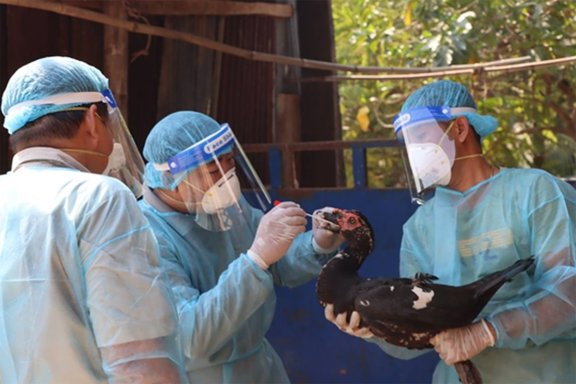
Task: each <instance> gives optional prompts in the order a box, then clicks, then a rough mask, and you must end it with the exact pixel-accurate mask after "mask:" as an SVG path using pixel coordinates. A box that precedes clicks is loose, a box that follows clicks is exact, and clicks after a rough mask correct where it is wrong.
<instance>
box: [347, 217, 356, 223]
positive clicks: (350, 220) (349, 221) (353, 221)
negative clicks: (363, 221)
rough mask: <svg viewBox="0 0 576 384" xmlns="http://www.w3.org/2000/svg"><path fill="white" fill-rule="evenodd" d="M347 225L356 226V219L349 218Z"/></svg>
mask: <svg viewBox="0 0 576 384" xmlns="http://www.w3.org/2000/svg"><path fill="white" fill-rule="evenodd" d="M348 224H351V225H354V224H356V219H355V218H353V217H351V218H349V219H348Z"/></svg>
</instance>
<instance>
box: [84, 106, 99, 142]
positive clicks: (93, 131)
mask: <svg viewBox="0 0 576 384" xmlns="http://www.w3.org/2000/svg"><path fill="white" fill-rule="evenodd" d="M81 129H82V131H83V134H84V140H86V144H88V145H89V146H90V147H96V146H97V145H98V140H100V129H99V126H98V116H97V115H96V105H94V104H92V105H91V106H90V107H89V108H88V110H87V111H86V113H85V114H84V121H83V122H82V126H81Z"/></svg>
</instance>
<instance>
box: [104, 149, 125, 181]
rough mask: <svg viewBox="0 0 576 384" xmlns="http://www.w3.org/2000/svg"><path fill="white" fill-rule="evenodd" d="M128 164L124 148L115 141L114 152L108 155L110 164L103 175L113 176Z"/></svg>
mask: <svg viewBox="0 0 576 384" xmlns="http://www.w3.org/2000/svg"><path fill="white" fill-rule="evenodd" d="M125 166H126V156H125V155H124V148H123V147H122V144H120V143H114V147H112V152H111V153H110V155H109V156H108V164H107V165H106V169H104V171H103V172H102V174H103V175H109V176H112V175H114V173H118V171H120V170H121V169H122V168H123V167H125Z"/></svg>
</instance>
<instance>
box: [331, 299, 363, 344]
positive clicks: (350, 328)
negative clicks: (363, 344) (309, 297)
mask: <svg viewBox="0 0 576 384" xmlns="http://www.w3.org/2000/svg"><path fill="white" fill-rule="evenodd" d="M346 315H347V314H346V313H345V312H342V313H340V314H338V316H334V305H333V304H327V305H326V308H324V317H325V318H326V320H328V321H329V322H331V323H333V324H334V325H336V326H337V327H338V329H339V330H341V331H342V332H346V333H347V334H349V335H352V336H356V337H360V338H362V339H369V338H371V337H374V334H373V333H372V331H370V329H369V328H368V327H360V314H359V313H358V312H356V311H354V312H352V314H351V315H350V322H348V321H347V320H346Z"/></svg>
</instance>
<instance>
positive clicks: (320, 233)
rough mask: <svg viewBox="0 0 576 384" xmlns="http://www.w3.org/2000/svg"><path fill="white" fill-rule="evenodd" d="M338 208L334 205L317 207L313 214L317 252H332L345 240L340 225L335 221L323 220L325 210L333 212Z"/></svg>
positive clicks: (313, 231)
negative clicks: (333, 206)
mask: <svg viewBox="0 0 576 384" xmlns="http://www.w3.org/2000/svg"><path fill="white" fill-rule="evenodd" d="M335 210H337V209H336V208H332V207H324V208H321V209H317V210H315V211H314V213H313V214H312V233H313V235H314V240H313V241H314V242H313V245H314V250H315V251H316V252H317V253H332V252H334V251H335V250H337V249H338V248H339V247H340V244H342V243H343V242H344V236H342V235H341V234H340V227H339V226H338V225H336V224H334V223H331V222H329V221H326V220H323V218H324V215H323V213H324V212H328V213H332V212H333V211H335Z"/></svg>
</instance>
